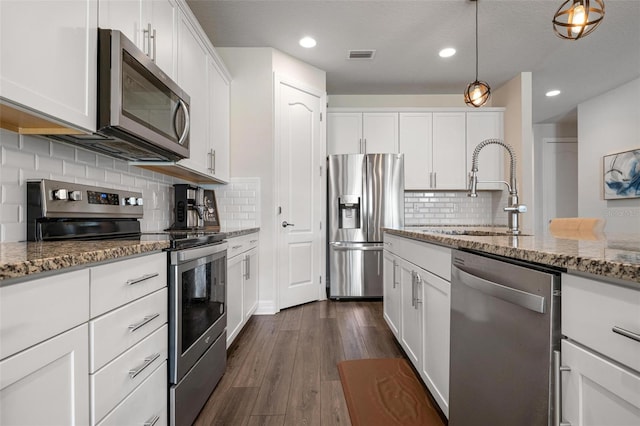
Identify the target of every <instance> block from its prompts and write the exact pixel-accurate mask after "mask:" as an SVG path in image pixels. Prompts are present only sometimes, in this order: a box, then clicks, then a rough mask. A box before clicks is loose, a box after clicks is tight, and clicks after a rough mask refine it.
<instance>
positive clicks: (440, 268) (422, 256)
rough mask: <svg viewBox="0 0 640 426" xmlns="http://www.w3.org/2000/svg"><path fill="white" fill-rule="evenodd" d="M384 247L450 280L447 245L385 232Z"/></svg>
mask: <svg viewBox="0 0 640 426" xmlns="http://www.w3.org/2000/svg"><path fill="white" fill-rule="evenodd" d="M384 248H385V250H388V251H390V252H391V253H393V254H395V255H396V256H398V257H401V258H403V259H405V260H408V261H409V262H411V263H413V264H414V265H417V266H419V267H421V268H422V269H426V270H427V271H429V272H431V273H433V274H435V275H438V276H439V277H441V278H444V279H445V280H447V281H451V249H450V248H448V247H442V246H438V245H435V244H430V243H427V242H422V241H417V240H412V239H410V238H402V237H397V236H395V235H389V234H387V233H385V234H384Z"/></svg>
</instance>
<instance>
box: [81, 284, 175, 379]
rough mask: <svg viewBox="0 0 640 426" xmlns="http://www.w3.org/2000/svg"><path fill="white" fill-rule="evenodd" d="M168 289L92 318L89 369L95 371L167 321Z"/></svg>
mask: <svg viewBox="0 0 640 426" xmlns="http://www.w3.org/2000/svg"><path fill="white" fill-rule="evenodd" d="M167 306H168V300H167V289H166V288H164V289H162V290H159V291H156V292H155V293H153V294H150V295H148V296H145V297H143V298H142V299H139V300H136V301H135V302H131V303H129V304H128V305H125V306H123V307H122V308H120V309H116V310H115V311H112V312H109V313H108V314H105V315H103V316H101V317H99V318H97V319H94V320H91V321H89V345H90V355H89V368H90V372H91V373H94V372H95V371H96V370H98V369H100V368H101V367H102V366H103V365H105V364H106V363H107V362H109V361H111V360H112V359H113V358H114V357H116V356H118V355H120V354H121V353H123V352H124V351H126V350H127V349H128V348H130V347H131V346H133V345H135V344H136V343H138V342H139V341H141V340H142V339H144V338H145V337H146V336H148V335H149V334H150V333H151V332H152V331H154V330H156V329H158V328H159V327H161V326H162V325H163V324H165V323H166V322H167Z"/></svg>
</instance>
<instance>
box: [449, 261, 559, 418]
mask: <svg viewBox="0 0 640 426" xmlns="http://www.w3.org/2000/svg"><path fill="white" fill-rule="evenodd" d="M559 285H560V273H559V272H558V271H553V270H549V269H544V268H536V267H533V266H531V265H525V264H523V263H521V262H520V263H517V262H516V261H514V263H512V262H511V261H509V263H507V262H506V261H503V260H499V259H498V258H494V257H486V256H480V255H476V254H473V253H469V252H464V251H459V250H454V251H453V257H452V266H451V364H450V367H451V370H450V385H449V386H450V389H449V424H450V425H451V426H465V425H474V426H477V425H528V426H533V425H550V424H552V420H553V405H554V404H553V396H554V391H553V385H554V379H555V377H554V376H555V374H554V373H553V370H554V369H553V351H554V350H559V347H560V293H559V291H558V290H559Z"/></svg>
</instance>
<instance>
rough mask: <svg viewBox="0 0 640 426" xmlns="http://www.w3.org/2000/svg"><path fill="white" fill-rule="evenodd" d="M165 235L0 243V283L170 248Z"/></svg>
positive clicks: (242, 231)
mask: <svg viewBox="0 0 640 426" xmlns="http://www.w3.org/2000/svg"><path fill="white" fill-rule="evenodd" d="M259 230H260V228H228V229H222V230H221V231H220V232H221V233H223V234H225V238H233V237H239V236H242V235H246V234H251V233H254V232H258V231H259ZM168 238H169V237H168V236H167V235H166V234H162V233H158V234H153V233H144V234H143V235H142V237H141V238H140V239H139V240H137V239H136V240H96V241H44V242H43V241H38V242H30V241H24V242H15V243H0V281H2V280H7V279H10V278H20V277H24V276H27V275H32V274H37V273H40V272H47V271H55V270H61V269H64V268H71V267H75V266H82V265H85V266H89V265H91V264H93V263H97V262H103V261H106V260H115V259H119V258H123V257H127V256H133V255H138V254H142V253H150V252H154V251H160V250H163V249H166V248H169V239H168Z"/></svg>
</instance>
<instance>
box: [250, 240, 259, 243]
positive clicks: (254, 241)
mask: <svg viewBox="0 0 640 426" xmlns="http://www.w3.org/2000/svg"><path fill="white" fill-rule="evenodd" d="M249 242H250V243H251V244H253V243H257V242H258V240H251V241H249Z"/></svg>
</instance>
